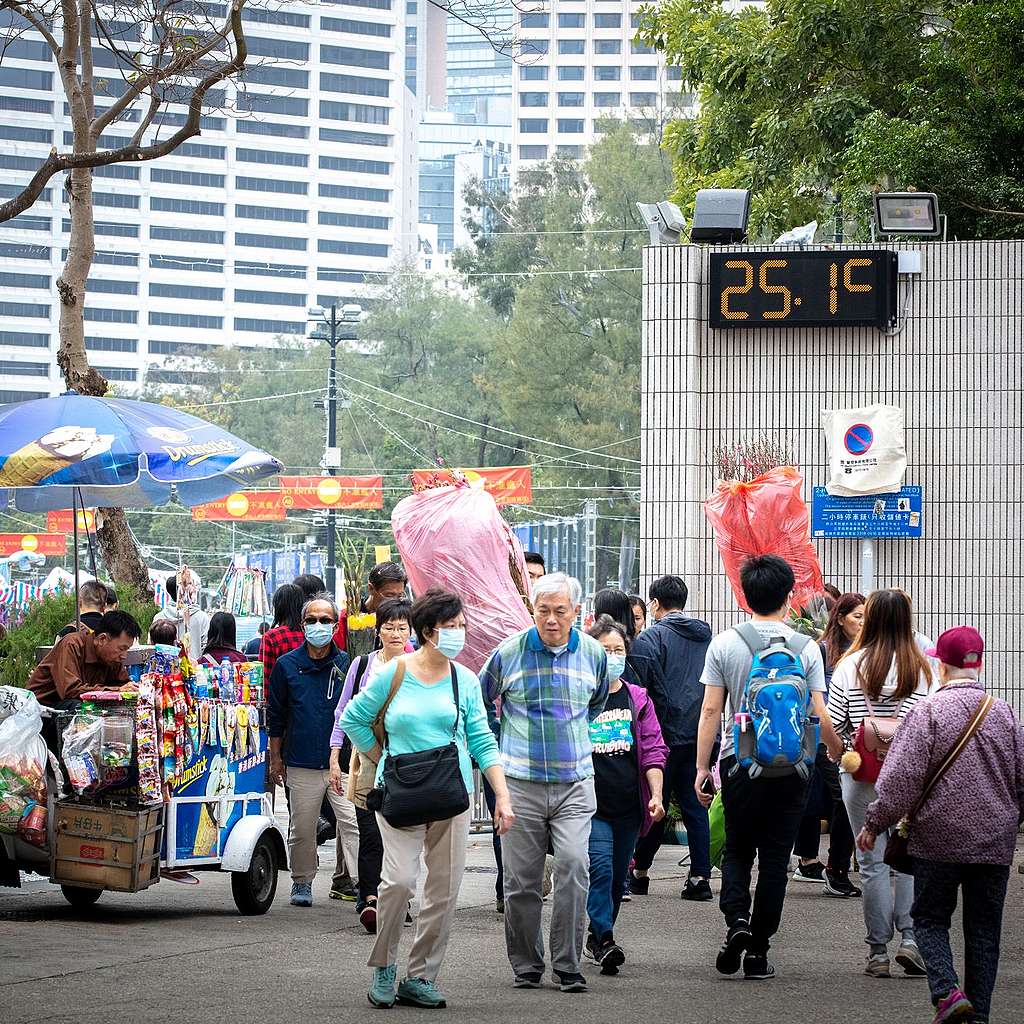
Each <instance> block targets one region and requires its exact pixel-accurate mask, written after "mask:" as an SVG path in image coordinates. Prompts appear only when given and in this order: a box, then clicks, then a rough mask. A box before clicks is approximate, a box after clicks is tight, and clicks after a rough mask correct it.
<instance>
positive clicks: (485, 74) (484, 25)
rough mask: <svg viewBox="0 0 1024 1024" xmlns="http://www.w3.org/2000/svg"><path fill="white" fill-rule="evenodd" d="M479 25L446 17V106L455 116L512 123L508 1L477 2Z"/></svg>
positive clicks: (476, 121) (482, 122)
mask: <svg viewBox="0 0 1024 1024" xmlns="http://www.w3.org/2000/svg"><path fill="white" fill-rule="evenodd" d="M476 7H477V8H478V18H477V20H478V21H480V23H481V24H480V26H479V27H478V26H476V25H472V24H467V23H466V21H464V20H460V19H459V18H456V17H454V16H450V17H449V18H448V86H447V94H448V99H447V109H448V110H449V111H450V112H451V113H453V114H455V115H456V117H457V119H458V120H459V121H463V122H471V123H473V124H480V125H485V124H486V125H495V124H497V125H511V124H512V56H511V46H510V44H511V41H512V39H513V33H514V29H513V15H514V9H513V7H512V5H511V4H508V3H505V2H502V0H494V2H493V3H492V5H491V8H490V9H489V10H488V9H487V6H486V4H477V5H476Z"/></svg>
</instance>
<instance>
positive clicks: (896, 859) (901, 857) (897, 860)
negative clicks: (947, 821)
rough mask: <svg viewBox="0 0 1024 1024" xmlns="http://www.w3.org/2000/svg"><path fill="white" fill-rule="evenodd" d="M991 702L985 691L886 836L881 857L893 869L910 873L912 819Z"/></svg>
mask: <svg viewBox="0 0 1024 1024" xmlns="http://www.w3.org/2000/svg"><path fill="white" fill-rule="evenodd" d="M993 703H995V700H994V698H993V697H992V695H991V694H989V693H986V694H985V699H984V700H983V701H982V702H981V703H980V704H979V705H978V710H977V711H975V712H974V714H973V715H972V716H971V720H970V721H969V722H968V723H967V725H965V726H964V730H963V732H961V733H960V736H959V738H958V739H957V741H956V743H954V744H953V749H952V750H950V752H949V753H948V754H947V755H946V758H945V760H944V761H943V762H942V764H940V765H939V767H938V768H936V769H935V771H934V772H932V776H931V778H930V779H929V780H928V781H927V782H926V783H925V786H924V789H923V790H922V791H921V797H920V799H919V800H918V801H917V803H916V804H914V809H913V810H912V811H911V812H910V813H909V814H908V815H907V816H906V817H905V818H904V819H903V820H902V821H901V822H900V823H899V824H898V825H897V826H896V828H895V829H893V831H892V832H890V833H889V839H888V841H887V842H886V844H885V854H884V855H883V857H882V859H883V860H884V861H885V863H886V864H888V865H889V867H891V868H892V869H893V870H894V871H899V872H901V873H902V874H904V875H909V874H911V873H912V872H913V870H914V860H913V858H912V857H911V856H910V829H911V827H912V826H913V823H914V818H916V817H917V815H918V814H919V813H920V811H921V808H922V807H924V805H925V803H926V802H927V800H928V797H929V796H931V792H932V790H933V789H934V788H935V786H936V785H937V784H938V782H939V780H940V779H941V778H942V776H943V775H945V774H946V772H948V771H949V769H950V768H952V767H953V765H954V764H955V763H956V759H957V758H958V757H959V756H960V755H961V754H962V753H963V751H964V748H965V747H966V746H967V744H968V743H970V741H971V738H972V737H973V736H974V734H975V733H976V732H977V731H978V730H979V729H980V728H981V723H982V722H984V721H985V716H986V715H987V714H988V713H989V711H990V710H991V708H992V705H993Z"/></svg>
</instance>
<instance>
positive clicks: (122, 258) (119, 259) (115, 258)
mask: <svg viewBox="0 0 1024 1024" xmlns="http://www.w3.org/2000/svg"><path fill="white" fill-rule="evenodd" d="M67 258H68V253H67V250H66V249H65V250H64V252H63V254H62V256H61V259H65V260H66V259H67ZM92 262H93V264H99V263H103V264H106V265H107V266H110V267H137V266H138V265H139V257H138V256H133V255H131V253H127V252H98V253H96V254H95V255H94V256H93V258H92Z"/></svg>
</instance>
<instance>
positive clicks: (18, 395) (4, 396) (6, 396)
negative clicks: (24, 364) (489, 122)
mask: <svg viewBox="0 0 1024 1024" xmlns="http://www.w3.org/2000/svg"><path fill="white" fill-rule="evenodd" d="M43 45H45V44H43ZM46 397H48V396H47V393H46V392H45V391H5V390H0V405H6V404H7V403H9V402H29V401H32V400H33V399H36V398H46Z"/></svg>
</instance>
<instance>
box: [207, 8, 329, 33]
mask: <svg viewBox="0 0 1024 1024" xmlns="http://www.w3.org/2000/svg"><path fill="white" fill-rule="evenodd" d="M220 17H223V15H220ZM242 20H243V21H252V22H255V23H256V24H261V25H287V26H288V27H289V28H309V22H310V18H309V15H308V14H292V13H291V12H290V11H264V10H260V9H259V8H253V7H245V8H243V10H242Z"/></svg>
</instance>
